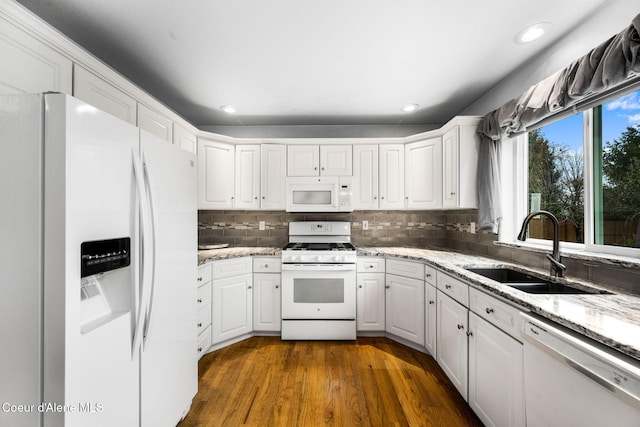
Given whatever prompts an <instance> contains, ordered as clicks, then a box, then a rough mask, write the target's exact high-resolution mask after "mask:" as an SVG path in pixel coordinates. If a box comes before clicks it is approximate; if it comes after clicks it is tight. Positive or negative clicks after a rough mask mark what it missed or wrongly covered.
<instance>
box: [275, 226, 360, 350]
mask: <svg viewBox="0 0 640 427" xmlns="http://www.w3.org/2000/svg"><path fill="white" fill-rule="evenodd" d="M282 339H283V340H354V339H356V250H355V248H354V246H353V245H352V244H351V224H350V223H349V222H342V221H340V222H338V221H335V222H334V221H321V222H318V221H305V222H291V223H289V244H287V246H285V247H284V249H283V250H282Z"/></svg>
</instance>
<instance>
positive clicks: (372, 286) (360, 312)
mask: <svg viewBox="0 0 640 427" xmlns="http://www.w3.org/2000/svg"><path fill="white" fill-rule="evenodd" d="M384 279H385V277H384V273H358V276H357V286H358V288H357V293H356V329H357V330H358V331H384V330H385V288H384Z"/></svg>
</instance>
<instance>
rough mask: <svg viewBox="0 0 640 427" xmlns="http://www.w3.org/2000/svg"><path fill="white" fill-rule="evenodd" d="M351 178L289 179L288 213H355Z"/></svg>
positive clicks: (307, 177) (305, 177)
mask: <svg viewBox="0 0 640 427" xmlns="http://www.w3.org/2000/svg"><path fill="white" fill-rule="evenodd" d="M351 181H352V178H351V177H350V176H295V177H287V193H286V210H287V212H353V205H352V189H351Z"/></svg>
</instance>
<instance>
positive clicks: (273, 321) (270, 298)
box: [253, 257, 282, 332]
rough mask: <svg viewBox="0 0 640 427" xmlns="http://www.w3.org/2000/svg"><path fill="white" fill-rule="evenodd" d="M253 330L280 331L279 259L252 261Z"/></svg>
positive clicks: (280, 279) (280, 278) (266, 258)
mask: <svg viewBox="0 0 640 427" xmlns="http://www.w3.org/2000/svg"><path fill="white" fill-rule="evenodd" d="M253 272H254V273H253V330H254V331H255V332H279V331H280V330H281V329H282V327H281V326H282V313H281V309H280V307H281V293H282V290H281V283H282V275H281V273H280V257H256V258H254V259H253Z"/></svg>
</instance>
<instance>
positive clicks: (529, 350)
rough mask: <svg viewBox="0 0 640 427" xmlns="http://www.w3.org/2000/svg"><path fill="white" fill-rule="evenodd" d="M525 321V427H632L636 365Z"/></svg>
mask: <svg viewBox="0 0 640 427" xmlns="http://www.w3.org/2000/svg"><path fill="white" fill-rule="evenodd" d="M521 315H522V316H523V317H524V320H525V322H524V328H525V329H524V337H525V341H524V385H525V407H526V420H527V426H529V427H538V426H540V427H554V426H558V427H572V426H575V427H589V426H593V427H600V426H613V425H615V426H616V427H626V426H628V427H637V426H638V425H640V364H638V363H637V361H633V360H631V359H630V358H628V359H625V358H624V357H623V356H622V355H620V354H617V355H616V354H614V352H613V351H612V350H610V349H606V348H604V347H603V346H597V345H595V344H592V343H590V342H588V341H587V340H586V339H585V338H584V337H579V336H577V334H573V333H571V332H570V331H565V330H563V329H561V328H560V327H558V326H555V325H552V324H551V323H550V322H546V321H543V320H541V319H539V318H537V317H533V316H531V315H528V314H521Z"/></svg>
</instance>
